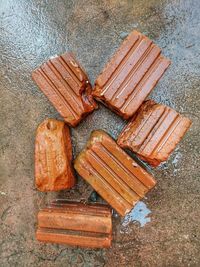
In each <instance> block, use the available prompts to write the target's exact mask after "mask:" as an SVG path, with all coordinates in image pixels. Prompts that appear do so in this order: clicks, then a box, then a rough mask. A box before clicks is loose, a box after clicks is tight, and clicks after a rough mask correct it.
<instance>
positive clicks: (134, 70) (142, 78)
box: [92, 31, 170, 119]
mask: <svg viewBox="0 0 200 267" xmlns="http://www.w3.org/2000/svg"><path fill="white" fill-rule="evenodd" d="M169 65H170V60H168V59H167V58H165V57H164V56H162V55H161V50H160V48H159V47H158V46H156V45H155V44H154V43H153V42H152V41H151V40H150V39H149V38H148V37H146V36H145V35H143V34H141V33H139V32H137V31H133V32H131V33H130V35H129V36H128V37H127V38H126V39H125V40H124V42H123V43H122V45H121V46H120V47H119V49H118V50H117V52H116V53H115V54H114V56H113V57H112V58H111V59H110V61H109V62H108V63H107V65H106V66H105V68H104V69H103V71H102V72H101V74H100V75H99V76H98V78H97V80H96V82H95V87H94V90H93V93H92V94H93V96H94V97H95V98H96V99H97V100H99V101H101V102H102V103H103V104H105V105H107V106H108V107H109V108H110V109H112V110H113V111H114V112H116V113H117V114H118V115H120V116H122V117H123V118H124V119H128V118H130V117H132V116H133V114H134V113H135V112H136V111H137V109H138V108H139V107H140V105H141V104H142V102H143V101H144V100H145V98H146V97H147V96H148V95H149V94H150V92H151V91H152V90H153V88H154V87H155V85H156V84H157V82H158V81H159V80H160V78H161V76H162V75H163V73H164V72H165V71H166V69H167V68H168V66H169Z"/></svg>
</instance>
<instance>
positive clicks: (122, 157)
mask: <svg viewBox="0 0 200 267" xmlns="http://www.w3.org/2000/svg"><path fill="white" fill-rule="evenodd" d="M74 167H75V169H76V171H77V172H78V173H79V174H80V175H81V176H82V177H83V178H84V179H85V180H86V181H87V182H88V183H89V184H90V185H91V186H92V187H93V188H94V189H95V191H96V192H97V193H99V195H101V196H102V198H104V199H105V200H106V201H107V202H108V203H109V204H110V205H111V206H112V207H113V208H114V209H115V210H116V211H117V212H118V213H119V214H120V215H122V216H124V215H125V214H126V213H128V212H129V211H130V210H131V209H132V208H133V206H134V205H135V203H136V202H137V201H138V200H139V199H140V198H142V197H144V195H145V194H146V193H147V192H148V191H149V189H151V188H152V187H153V186H154V185H155V184H156V182H155V180H154V179H153V177H152V176H151V175H150V174H149V173H147V172H146V171H145V170H144V169H143V168H142V167H140V166H139V165H138V164H137V163H136V162H135V161H134V160H133V159H132V158H131V157H130V156H129V155H127V154H126V153H125V152H124V151H123V150H122V149H121V148H120V147H119V146H118V145H117V144H116V142H115V141H114V140H113V139H112V138H111V137H110V136H109V135H108V134H106V133H105V132H104V131H100V130H99V131H94V132H92V134H91V137H90V139H89V141H88V143H87V145H86V148H85V149H84V150H83V151H82V152H81V153H80V154H79V155H78V157H77V158H76V160H75V164H74Z"/></svg>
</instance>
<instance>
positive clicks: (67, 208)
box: [36, 201, 112, 248]
mask: <svg viewBox="0 0 200 267" xmlns="http://www.w3.org/2000/svg"><path fill="white" fill-rule="evenodd" d="M36 238H37V240H39V241H42V242H52V243H61V244H68V245H75V246H83V247H92V248H93V247H96V248H98V247H110V246H111V240H112V211H111V209H110V208H109V207H108V206H107V205H101V204H83V203H79V202H71V201H61V202H60V201H56V202H53V203H51V204H50V205H48V206H47V207H46V208H44V209H42V210H40V211H39V213H38V229H37V231H36Z"/></svg>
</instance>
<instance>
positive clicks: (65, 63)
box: [32, 53, 97, 127]
mask: <svg viewBox="0 0 200 267" xmlns="http://www.w3.org/2000/svg"><path fill="white" fill-rule="evenodd" d="M32 78H33V80H34V81H35V82H36V84H37V85H38V86H39V88H40V89H41V91H42V92H43V93H44V94H45V95H46V96H47V97H48V99H49V100H50V101H51V103H52V104H53V105H54V107H55V108H56V109H57V111H58V112H59V113H60V114H61V116H62V117H63V118H64V120H65V121H66V123H68V124H69V125H70V126H73V127H74V126H76V125H77V124H78V123H79V122H80V121H81V120H82V119H83V118H84V117H85V116H86V115H87V114H88V113H90V112H92V111H93V110H94V109H95V108H97V105H96V103H95V102H94V100H93V98H92V95H91V90H92V88H91V84H90V82H89V79H88V76H87V74H86V73H85V72H84V70H83V69H82V68H81V67H80V65H79V63H78V62H77V61H76V60H75V58H74V55H73V54H72V53H65V54H63V55H61V56H56V57H53V58H51V59H49V60H48V61H47V62H45V63H44V64H42V65H41V66H40V67H39V68H37V69H36V70H34V71H33V73H32Z"/></svg>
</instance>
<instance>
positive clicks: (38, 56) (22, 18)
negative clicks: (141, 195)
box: [0, 0, 200, 267]
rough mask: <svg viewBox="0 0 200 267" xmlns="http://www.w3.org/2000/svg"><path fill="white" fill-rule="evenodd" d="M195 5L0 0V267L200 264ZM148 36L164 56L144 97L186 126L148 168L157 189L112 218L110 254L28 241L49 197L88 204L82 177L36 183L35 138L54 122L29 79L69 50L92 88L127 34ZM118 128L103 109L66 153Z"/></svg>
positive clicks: (142, 0) (75, 134)
mask: <svg viewBox="0 0 200 267" xmlns="http://www.w3.org/2000/svg"><path fill="white" fill-rule="evenodd" d="M199 26H200V2H199V1H198V0H182V1H181V0H168V1H166V0H149V1H146V0H135V1H134V0H127V1H125V0H110V1H105V0H103V1H91V0H88V1H85V0H82V1H75V0H74V1H73V0H72V1H67V0H66V1H65V0H57V1H53V0H43V1H39V0H30V1H25V0H18V1H14V0H2V1H0V34H1V38H0V96H1V108H0V119H1V127H0V155H1V160H0V164H1V165H0V175H1V176H0V218H1V224H0V266H3V267H6V266H20V267H21V266H42V267H43V266H48V267H51V266H73V267H76V266H77V267H80V266H84V267H89V266H92V267H93V266H95V267H96V266H120V267H121V266H130V267H132V266H170V267H171V266H172V267H173V266H175V267H176V266H200V253H199V251H200V226H199V220H200V209H199V206H200V175H199V173H200V169H199V163H200V162H199V129H200V123H199V116H200V101H199V87H200V78H199V77H200V49H199V47H200V27H199ZM132 29H138V30H139V31H141V32H143V33H145V34H147V35H148V36H149V37H151V38H152V39H153V40H154V41H155V42H156V43H157V44H158V45H159V46H160V47H161V48H163V53H164V54H165V55H166V56H167V57H169V58H170V59H171V60H172V63H173V64H172V65H171V67H170V69H169V70H168V71H167V73H166V74H165V75H164V77H163V78H162V80H161V81H160V83H159V84H158V85H157V87H156V89H155V90H154V92H153V93H152V95H151V97H152V98H154V99H156V100H157V101H159V102H162V103H165V104H168V105H170V106H171V107H173V108H175V109H177V110H178V111H180V112H182V113H183V114H185V115H186V116H188V117H190V118H191V119H192V120H193V125H192V128H191V130H190V131H189V132H188V133H187V135H186V136H185V138H184V140H183V141H182V142H181V144H180V145H179V146H178V147H177V149H176V151H175V152H174V153H173V155H172V156H171V157H170V159H169V161H168V162H166V163H164V164H163V165H162V166H161V167H159V168H157V169H154V170H151V172H152V173H153V174H154V175H155V177H156V179H157V181H158V184H157V185H156V188H155V189H154V190H152V191H151V192H150V193H149V194H148V195H147V197H146V198H145V199H143V200H142V202H140V203H139V204H138V205H139V206H138V205H137V206H136V207H135V209H134V211H132V212H131V214H130V215H129V216H128V217H126V218H125V219H121V218H120V217H119V216H117V215H116V214H115V216H114V240H113V246H112V248H111V249H109V250H98V249H97V250H91V249H76V248H70V247H67V246H60V245H51V244H40V243H38V242H37V241H36V240H35V236H34V233H35V227H36V214H37V211H38V209H39V208H40V207H41V206H42V205H44V204H45V203H47V202H49V201H50V200H51V199H52V198H54V197H65V198H70V199H83V200H86V199H88V198H89V196H90V194H91V192H92V188H91V187H90V186H88V185H87V184H86V183H85V182H84V181H83V180H82V179H80V178H79V182H78V184H77V185H76V187H75V188H74V189H73V190H71V191H64V192H60V193H48V194H46V193H40V192H38V191H37V190H36V189H35V186H34V172H33V171H34V161H33V156H34V155H33V150H34V135H35V130H36V127H37V125H38V124H39V123H40V122H42V121H43V120H44V119H45V118H47V117H53V118H60V117H59V115H58V113H57V112H56V111H55V109H54V108H53V107H52V106H51V104H50V103H49V101H48V100H47V99H46V97H45V96H44V95H43V94H42V93H41V92H40V91H39V90H38V88H37V86H36V85H35V84H34V83H33V81H32V80H31V71H32V70H33V69H34V68H35V67H37V66H38V65H39V64H41V63H42V62H43V61H45V60H46V59H48V58H49V57H50V56H53V55H55V54H60V53H62V52H64V51H66V50H72V51H73V52H74V53H75V54H76V56H77V58H78V59H79V61H80V62H81V63H82V65H83V66H84V68H85V69H86V70H87V72H88V74H89V76H90V78H91V81H92V82H94V80H95V77H96V76H97V75H98V73H99V72H100V70H101V69H102V67H103V66H104V64H105V63H106V62H107V60H108V58H109V57H110V56H111V55H112V54H113V52H114V51H115V50H116V48H117V47H118V46H119V44H120V43H121V41H122V40H123V39H124V37H125V36H126V35H127V34H128V33H129V32H130V31H131V30H132ZM124 123H125V122H123V120H122V119H120V118H119V117H118V116H116V115H115V114H113V113H112V112H111V111H109V110H108V109H106V108H104V107H102V106H100V108H99V110H98V111H96V112H95V113H93V114H92V115H90V116H88V117H87V119H86V120H85V121H84V122H83V123H81V124H80V125H79V126H78V127H77V128H75V129H73V130H72V138H73V145H74V154H75V155H76V154H77V153H78V152H79V151H80V150H81V149H82V148H83V146H84V144H85V142H86V140H87V138H88V137H89V134H90V132H91V130H93V129H97V128H102V129H104V130H106V131H108V132H109V133H110V134H111V135H112V136H113V137H116V136H117V135H118V133H119V131H120V130H121V129H122V127H123V125H124Z"/></svg>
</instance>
